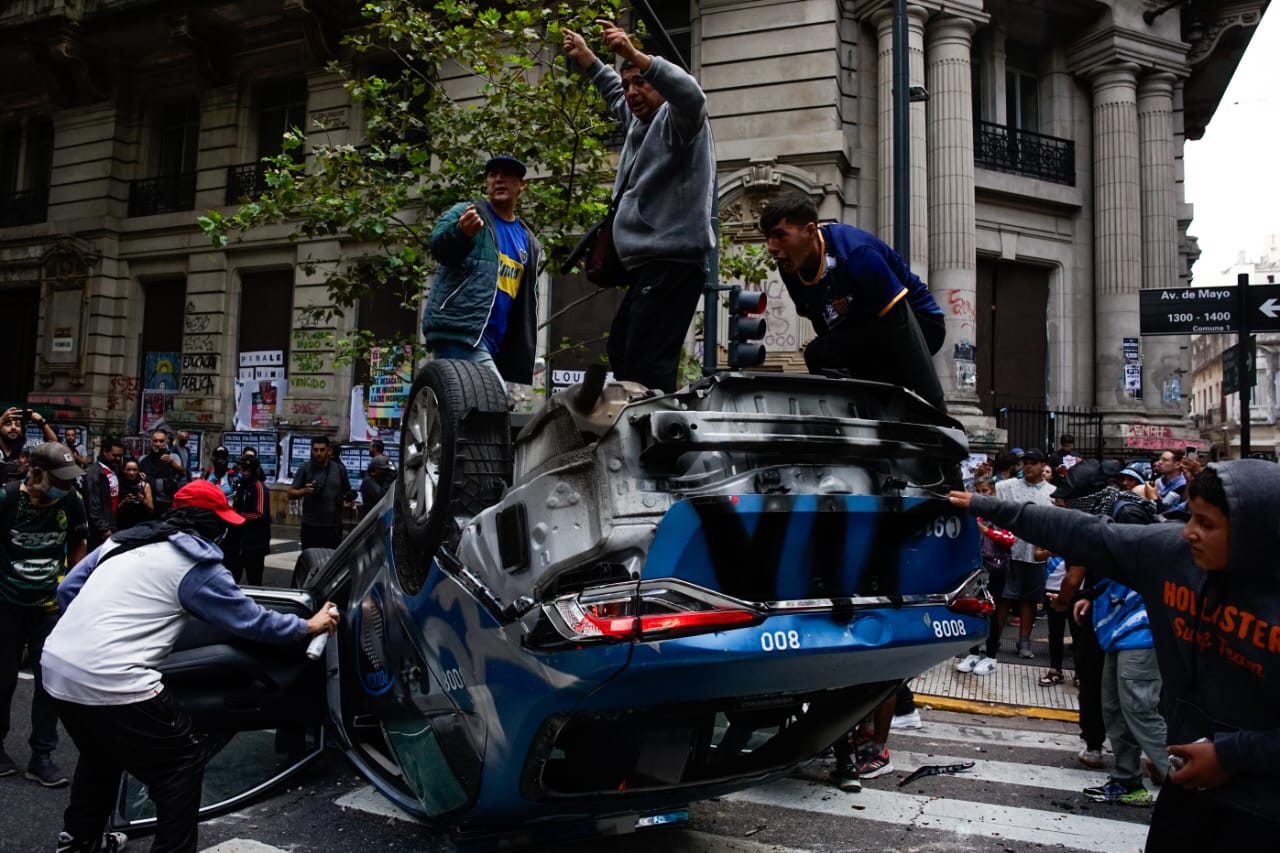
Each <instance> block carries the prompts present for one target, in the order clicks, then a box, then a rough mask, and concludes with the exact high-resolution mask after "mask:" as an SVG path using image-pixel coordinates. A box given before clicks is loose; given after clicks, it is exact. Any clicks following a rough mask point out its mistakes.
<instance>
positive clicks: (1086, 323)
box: [0, 0, 1266, 452]
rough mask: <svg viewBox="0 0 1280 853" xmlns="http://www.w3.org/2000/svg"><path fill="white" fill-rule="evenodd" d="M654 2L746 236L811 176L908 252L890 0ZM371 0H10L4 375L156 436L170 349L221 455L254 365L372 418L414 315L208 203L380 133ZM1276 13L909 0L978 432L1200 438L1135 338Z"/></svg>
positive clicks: (181, 391) (197, 422) (790, 321)
mask: <svg viewBox="0 0 1280 853" xmlns="http://www.w3.org/2000/svg"><path fill="white" fill-rule="evenodd" d="M654 5H655V7H656V8H657V9H658V13H659V16H660V17H661V19H662V20H663V21H664V23H666V24H667V26H668V28H670V29H673V30H675V31H676V32H677V34H678V38H677V42H678V43H680V44H684V45H686V46H687V48H688V51H689V59H690V62H691V65H692V68H693V71H694V73H695V74H696V75H697V76H698V78H699V79H700V80H701V81H702V84H703V86H704V88H705V90H706V91H707V95H708V103H709V108H710V113H711V116H712V125H713V129H714V132H715V137H716V144H717V156H718V160H719V192H720V201H721V205H722V210H723V214H724V219H725V223H726V227H727V228H728V230H729V231H730V233H732V234H733V235H734V237H735V239H738V240H741V241H758V240H759V237H760V235H759V233H758V231H757V230H756V227H755V224H754V223H755V221H756V215H757V213H758V210H759V207H760V205H761V204H763V203H764V202H766V201H767V200H768V198H769V197H770V196H771V195H772V194H774V193H777V192H779V191H781V190H784V189H792V190H798V191H800V192H804V193H807V194H809V195H810V196H811V197H812V198H814V200H815V201H816V202H817V203H818V206H819V211H820V213H821V215H822V216H823V217H824V218H826V219H830V220H836V221H843V222H847V223H850V224H854V225H858V226H860V227H863V228H866V229H868V230H871V231H874V232H876V233H878V234H880V235H881V236H882V237H884V238H885V239H886V240H889V241H890V242H892V238H893V234H892V215H891V212H892V209H893V197H892V180H891V174H892V167H893V162H892V160H893V156H892V144H891V142H892V110H891V105H890V77H891V74H890V69H891V60H892V50H891V3H890V2H888V0H856V1H855V0H788V2H777V0H694V2H658V3H655V4H654ZM357 6H358V4H356V3H347V2H340V1H339V0H328V2H318V0H308V2H303V0H244V2H237V3H220V4H203V3H189V2H165V3H160V2H155V1H154V0H79V2H75V3H72V2H69V0H18V2H13V3H9V4H5V6H4V8H3V10H0V46H2V47H3V50H0V70H2V71H3V72H4V73H2V74H0V87H2V88H3V98H2V99H0V104H2V105H3V106H0V129H2V130H3V151H2V152H0V154H2V156H3V160H2V162H0V288H2V289H3V290H4V293H5V296H6V297H7V303H8V305H9V307H10V312H9V321H10V324H11V326H12V327H15V328H17V329H18V333H17V334H16V335H15V336H14V338H13V339H12V341H11V342H10V343H9V344H7V345H6V346H7V352H6V354H7V355H8V356H9V360H10V363H11V365H16V369H13V370H11V371H7V372H6V376H4V377H0V397H2V398H5V399H8V400H19V401H21V400H28V401H31V402H32V403H34V404H38V405H43V406H46V407H48V408H49V409H51V410H52V411H53V413H54V414H55V418H56V419H61V420H65V421H69V422H76V423H83V424H85V425H87V426H89V427H91V428H92V429H93V430H94V431H95V432H101V431H107V430H110V431H116V432H133V431H137V430H138V429H139V427H140V426H141V425H142V423H141V422H142V420H143V417H144V412H143V410H142V408H141V404H142V400H141V396H142V392H143V390H144V388H145V387H146V385H147V384H148V382H149V381H151V380H150V379H149V377H148V376H147V375H146V374H147V372H148V368H149V362H148V358H147V354H148V353H176V354H177V359H178V363H177V367H178V370H179V379H178V381H177V386H178V387H177V388H176V389H175V391H174V393H173V394H172V396H171V397H170V398H167V399H165V400H164V401H163V404H164V405H165V406H167V409H166V410H165V416H166V422H167V423H169V424H170V425H172V426H188V427H191V428H195V429H201V430H203V431H205V433H206V434H207V435H209V436H210V438H209V439H207V440H206V446H210V442H212V441H216V436H217V435H218V434H219V433H220V432H221V431H223V430H227V429H229V428H231V426H232V420H233V407H234V400H233V390H234V383H235V381H236V379H237V377H238V376H240V370H241V369H242V367H241V361H242V356H244V355H245V354H246V353H264V352H265V353H275V352H279V353H281V354H282V363H281V364H280V365H278V366H279V368H280V370H279V371H278V372H279V373H281V374H282V381H283V386H282V389H283V391H284V393H285V399H284V402H283V403H282V406H281V409H280V410H279V412H277V413H275V414H274V415H273V419H272V420H273V426H275V428H277V429H278V430H281V431H296V432H304V433H306V434H314V433H325V434H330V435H333V436H335V437H338V438H346V436H347V431H348V429H349V423H348V416H349V415H348V413H349V410H350V401H351V390H352V387H353V384H355V383H357V381H358V379H359V378H360V377H358V376H356V375H355V372H354V371H353V370H352V369H351V368H335V367H334V365H333V363H332V362H333V351H332V342H331V341H332V337H331V336H330V335H329V334H328V333H333V334H334V335H336V336H338V337H341V336H342V334H343V333H344V332H345V331H346V329H345V328H343V324H347V325H350V324H352V323H354V324H358V325H361V326H369V325H376V324H378V323H382V324H384V325H387V324H390V325H392V326H396V327H398V328H404V327H406V326H407V327H408V328H412V327H413V323H414V321H413V318H412V317H411V316H407V317H406V316H401V315H398V314H396V312H394V311H380V310H378V308H377V306H373V305H363V306H359V307H358V309H357V311H356V312H355V316H354V317H352V316H350V315H348V316H347V317H346V318H342V319H331V320H328V321H323V320H322V321H317V320H315V319H314V318H313V317H312V316H311V315H310V313H309V312H308V310H307V309H309V308H312V307H315V306H323V305H324V303H325V300H326V298H327V297H326V291H325V289H324V287H323V284H322V281H321V280H320V277H319V275H318V274H315V273H309V272H308V269H309V266H308V262H310V261H314V260H324V259H327V258H333V257H337V256H340V255H344V254H349V253H351V252H356V251H359V247H355V246H352V245H349V244H348V243H346V242H345V241H344V240H343V239H341V238H340V237H334V238H331V239H323V240H313V241H309V242H305V243H296V242H290V241H289V240H288V239H286V235H285V231H284V229H283V228H280V229H274V230H273V229H270V228H267V229H260V230H259V231H256V232H254V233H253V235H251V239H248V240H246V241H243V242H239V243H235V244H233V245H232V246H230V247H228V248H227V249H225V250H216V249H213V248H211V247H210V246H209V245H208V243H207V241H206V240H205V238H204V236H203V235H202V234H201V233H200V231H199V229H198V227H197V225H196V224H195V217H196V216H197V215H198V212H200V211H204V210H206V209H210V208H223V209H230V206H231V204H232V203H234V201H235V200H236V199H237V198H238V197H239V196H240V195H241V194H242V193H243V191H244V190H246V189H251V188H252V187H253V186H254V182H255V181H260V180H261V174H260V171H259V170H258V169H257V166H256V165H255V164H256V162H257V160H258V158H259V157H261V156H263V155H264V154H269V153H274V152H275V151H276V150H278V140H279V131H280V130H281V129H284V128H287V127H289V126H290V125H291V124H302V125H306V126H311V125H312V124H314V122H315V121H317V120H321V121H323V123H324V124H325V125H326V126H327V127H328V128H329V130H328V134H329V136H330V138H331V139H334V140H336V141H347V142H351V143H353V144H357V145H358V144H361V142H362V135H361V132H360V127H361V122H360V117H359V116H358V115H357V114H356V111H355V110H354V109H353V108H352V106H351V105H350V104H349V102H348V100H347V97H346V93H345V91H344V90H343V89H342V87H341V85H340V80H339V78H338V77H337V75H335V74H332V73H330V72H328V71H326V70H325V67H326V63H327V62H329V61H330V60H331V59H335V58H336V59H339V60H342V59H343V58H344V57H343V56H342V54H341V48H340V47H339V45H338V36H339V34H340V33H341V32H342V31H343V30H344V29H345V28H348V27H351V26H355V25H357V24H358V20H359V19H358V15H357V12H356V9H357ZM1265 6H1266V2H1265V0H1256V2H1232V3H1228V2H1221V1H1220V0H1193V2H1190V3H1184V4H1180V5H1177V4H1169V3H1157V2H1154V0H1044V1H1043V2H1034V3H1027V2H1018V0H985V2H984V0H945V2H941V0H920V2H915V3H912V4H911V5H910V7H909V10H908V11H909V21H910V51H911V56H910V60H911V83H912V84H913V86H915V85H918V86H923V87H924V88H925V89H927V91H928V99H927V100H925V101H919V102H916V103H913V104H912V107H911V124H910V126H911V141H910V150H911V164H910V170H911V188H912V189H911V192H912V197H911V203H910V210H911V216H910V222H911V237H912V241H911V243H912V252H911V255H912V257H911V262H912V265H913V267H914V268H915V269H916V270H917V271H918V272H919V273H921V275H922V277H924V278H925V279H926V280H927V281H928V282H929V283H930V286H931V288H932V289H933V291H934V293H935V295H936V297H937V300H938V302H939V304H940V305H941V306H942V307H943V310H944V311H945V312H946V314H947V325H948V343H947V346H946V347H945V348H944V350H943V352H941V353H939V355H938V356H937V366H938V369H939V372H940V374H941V375H942V377H943V382H944V388H945V390H946V394H947V399H948V405H949V407H950V409H951V410H952V412H953V413H955V414H956V415H957V416H959V417H960V418H961V419H962V420H963V421H964V422H965V423H966V425H967V426H968V428H969V430H970V434H971V437H972V438H973V440H974V443H975V446H976V447H978V448H983V449H994V448H995V447H996V446H997V445H998V444H1000V443H1002V442H1003V441H1004V438H1005V436H1004V434H1003V433H1002V432H1001V431H1000V430H999V429H998V428H997V425H998V423H999V421H998V417H997V415H998V414H999V412H1000V410H1001V409H1002V408H1007V407H1009V406H1020V405H1025V406H1030V407H1039V408H1041V409H1049V410H1052V409H1059V408H1067V407H1074V408H1079V409H1088V410H1091V411H1093V412H1096V413H1097V415H1098V417H1099V422H1100V423H1101V425H1102V432H1101V438H1102V441H1103V442H1104V443H1105V445H1106V448H1107V449H1108V450H1110V451H1116V452H1119V449H1120V448H1123V447H1124V446H1125V443H1126V440H1127V436H1130V435H1132V434H1133V432H1134V429H1135V425H1136V426H1138V427H1142V428H1145V427H1146V426H1159V427H1160V428H1162V429H1165V430H1167V431H1168V434H1169V435H1170V436H1171V438H1173V439H1177V440H1180V439H1181V438H1182V437H1183V435H1182V434H1183V432H1184V431H1187V430H1189V429H1190V426H1189V425H1188V424H1187V422H1186V418H1185V415H1186V412H1187V405H1186V403H1185V402H1184V401H1183V400H1182V399H1181V398H1180V395H1179V394H1176V393H1175V394H1170V393H1169V389H1170V388H1171V387H1173V388H1176V387H1177V382H1175V381H1174V380H1176V379H1177V378H1178V377H1181V376H1182V375H1183V373H1184V372H1185V371H1186V370H1187V369H1188V368H1189V367H1190V364H1189V361H1188V358H1187V351H1186V349H1185V347H1186V341H1179V340H1178V339H1172V338H1170V339H1159V338H1152V339H1147V340H1141V341H1138V342H1137V343H1136V344H1132V343H1127V342H1129V341H1130V339H1136V338H1138V290H1139V289H1140V288H1143V287H1157V286H1159V287H1169V286H1178V285H1185V284H1186V283H1188V282H1189V280H1190V269H1191V265H1192V263H1193V262H1194V260H1195V256H1196V249H1195V242H1194V239H1193V238H1190V237H1188V235H1187V229H1188V226H1189V224H1190V222H1191V218H1192V211H1191V207H1190V205H1189V204H1188V203H1187V200H1186V199H1184V198H1183V194H1182V179H1181V162H1182V160H1181V152H1182V146H1183V143H1184V141H1185V140H1186V139H1188V138H1196V137H1198V135H1199V134H1201V133H1202V132H1203V130H1204V127H1205V125H1206V124H1207V122H1208V121H1209V119H1210V118H1211V116H1212V114H1213V111H1214V109H1215V108H1216V105H1217V102H1218V99H1219V98H1220V97H1221V95H1222V92H1223V90H1224V89H1225V86H1226V83H1227V81H1228V80H1229V78H1230V76H1231V73H1232V72H1233V71H1234V68H1235V66H1236V63H1237V62H1238V60H1239V57H1240V55H1241V54H1242V52H1243V50H1244V47H1245V46H1246V45H1247V43H1248V39H1249V36H1250V34H1251V32H1252V28H1253V27H1254V26H1256V24H1257V21H1258V20H1259V18H1260V15H1261V14H1262V12H1263V10H1264V8H1265ZM1166 7H1168V8H1166ZM1157 13H1158V14H1157ZM562 284H564V282H558V281H557V280H556V279H554V278H551V279H549V280H548V281H545V282H544V286H546V287H550V288H555V287H556V286H557V285H562ZM766 287H767V288H769V289H770V291H771V293H774V292H779V291H780V283H779V282H777V281H776V280H774V281H771V282H769V283H768V284H767V285H766ZM546 302H549V300H544V303H546ZM769 311H770V313H769V318H768V319H769V332H770V339H769V343H770V349H771V354H770V357H769V362H768V366H769V367H770V368H773V369H797V368H798V367H800V366H802V365H803V359H802V356H801V354H800V350H801V348H802V347H803V345H804V344H805V342H806V341H807V339H808V338H809V337H811V336H812V329H811V328H810V327H809V326H808V324H807V323H806V322H805V321H803V320H800V319H799V318H797V317H796V316H795V314H794V311H793V310H792V309H791V308H790V306H789V305H788V304H787V303H786V301H785V300H783V299H773V300H771V302H770V309H769ZM721 328H724V325H723V324H722V325H721ZM24 359H25V361H24ZM154 366H155V365H154V364H150V367H152V368H154ZM1126 380H1127V381H1128V384H1126ZM1139 390H1140V394H1139V393H1136V392H1137V391H1139ZM1139 431H1141V430H1139ZM1048 440H1049V439H1048V438H1047V437H1046V439H1045V441H1046V442H1047V441H1048Z"/></svg>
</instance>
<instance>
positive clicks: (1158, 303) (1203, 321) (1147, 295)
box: [1138, 284, 1280, 336]
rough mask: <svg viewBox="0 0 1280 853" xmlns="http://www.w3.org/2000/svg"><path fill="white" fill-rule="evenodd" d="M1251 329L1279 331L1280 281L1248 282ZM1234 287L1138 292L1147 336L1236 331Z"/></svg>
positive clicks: (1237, 322)
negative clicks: (1271, 282) (1267, 282)
mask: <svg viewBox="0 0 1280 853" xmlns="http://www.w3.org/2000/svg"><path fill="white" fill-rule="evenodd" d="M1248 297H1249V331H1251V332H1280V284H1251V285H1249V293H1248ZM1236 313H1237V309H1236V289H1235V287H1173V288H1163V287H1162V288H1150V289H1148V290H1141V291H1139V292H1138V315H1139V323H1140V328H1141V330H1142V334H1143V335H1144V336H1151V335H1206V334H1221V333H1224V332H1235V331H1238V330H1239V328H1240V321H1239V318H1238V317H1237V316H1236Z"/></svg>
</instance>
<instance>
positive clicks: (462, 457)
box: [395, 359, 511, 580]
mask: <svg viewBox="0 0 1280 853" xmlns="http://www.w3.org/2000/svg"><path fill="white" fill-rule="evenodd" d="M510 460H511V426H510V416H509V414H508V412H507V394H506V389H505V388H503V387H502V383H501V382H499V381H498V378H497V377H496V376H494V375H493V373H492V371H490V370H488V369H487V368H484V367H481V366H479V365H477V364H473V363H472V362H469V361H452V360H448V359H439V360H436V361H432V362H430V363H429V364H427V366H426V367H424V368H423V369H422V371H421V372H420V373H419V374H418V376H417V378H416V379H414V381H413V387H412V389H411V390H410V391H409V402H408V403H407V404H406V406H405V410H404V418H403V420H402V422H401V427H400V471H399V474H398V475H397V479H398V482H397V484H396V497H395V507H396V520H397V526H399V527H401V528H402V529H403V531H404V534H405V539H406V540H407V541H408V543H409V544H410V546H412V548H413V549H414V550H415V551H417V552H418V554H417V556H419V557H429V556H430V555H432V554H434V553H435V550H436V549H437V548H438V547H440V545H441V544H443V543H448V542H452V541H455V539H456V536H457V533H458V532H459V531H460V530H461V527H462V524H464V523H465V522H466V520H467V519H469V518H471V517H472V516H474V515H475V514H476V513H478V512H480V511H481V510H482V509H484V508H485V507H487V506H491V505H492V504H494V503H496V502H497V501H498V500H499V499H500V498H501V497H502V493H503V490H504V489H505V488H506V486H507V483H508V481H509V480H510V467H511V461H510ZM415 562H416V561H415ZM402 580H403V578H402Z"/></svg>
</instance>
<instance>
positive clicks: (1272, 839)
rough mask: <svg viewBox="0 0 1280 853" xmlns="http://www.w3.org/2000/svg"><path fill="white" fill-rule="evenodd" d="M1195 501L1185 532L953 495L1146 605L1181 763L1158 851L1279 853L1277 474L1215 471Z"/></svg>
mask: <svg viewBox="0 0 1280 853" xmlns="http://www.w3.org/2000/svg"><path fill="white" fill-rule="evenodd" d="M1187 495H1188V499H1189V502H1188V503H1189V510H1190V514H1191V517H1190V519H1189V520H1188V521H1187V523H1186V525H1185V526H1184V525H1179V524H1172V523H1170V524H1152V525H1147V526H1136V525H1124V524H1112V523H1111V522H1110V520H1109V519H1106V518H1101V517H1097V516H1090V515H1086V514H1084V513H1080V512H1073V511H1069V510H1062V509H1058V508H1054V507H1038V506H1032V505H1030V504H1027V505H1018V504H1013V503H1006V502H1001V501H999V500H995V499H992V498H986V497H982V496H974V495H970V494H969V493H967V492H952V493H951V496H950V500H951V502H952V503H953V504H955V505H956V506H960V507H965V508H968V509H969V510H970V511H971V512H974V513H976V514H979V515H982V516H983V517H984V518H987V519H989V520H991V521H994V522H995V523H997V524H1000V525H1002V526H1004V527H1008V528H1009V529H1011V530H1013V531H1014V532H1015V533H1017V534H1018V535H1019V536H1025V537H1027V538H1028V539H1031V540H1033V541H1035V542H1038V543H1041V544H1042V545H1043V546H1044V547H1046V548H1049V549H1051V550H1053V551H1054V552H1056V553H1060V554H1062V555H1064V556H1066V557H1067V558H1068V559H1069V560H1070V561H1072V562H1080V563H1083V564H1086V565H1088V566H1090V567H1091V568H1093V569H1095V570H1096V571H1098V572H1100V573H1101V574H1103V575H1105V576H1107V577H1111V578H1115V579H1116V580H1118V581H1120V582H1121V583H1123V584H1125V585H1127V586H1129V587H1131V588H1133V589H1134V590H1136V591H1137V592H1138V593H1139V594H1140V595H1141V596H1142V598H1143V599H1144V600H1145V601H1146V604H1147V613H1148V616H1149V617H1150V622H1151V633H1152V637H1153V639H1154V641H1155V647H1156V657H1157V660H1158V661H1159V664H1160V674H1161V677H1162V678H1163V680H1164V690H1163V692H1162V694H1161V710H1162V711H1163V713H1164V716H1165V718H1166V719H1167V720H1168V722H1169V729H1168V743H1169V747H1168V750H1169V754H1170V756H1171V758H1170V767H1171V769H1170V771H1169V776H1168V780H1167V782H1166V783H1165V785H1164V788H1163V790H1162V791H1161V793H1160V798H1159V800H1158V801H1157V803H1156V808H1155V811H1154V813H1153V814H1152V818H1151V830H1150V833H1149V834H1148V836H1147V850H1148V851H1162V850H1196V851H1210V850H1224V851H1225V850H1232V851H1235V850H1242V849H1254V848H1257V849H1264V848H1270V847H1271V846H1272V845H1274V844H1275V843H1276V839H1277V838H1278V837H1280V815H1278V814H1277V805H1278V804H1280V567H1278V564H1277V554H1280V519H1277V514H1278V511H1277V501H1278V500H1280V466H1277V465H1275V464H1273V463H1270V462H1263V461H1260V460H1255V459H1245V460H1241V461H1233V462H1219V463H1215V464H1213V465H1210V466H1208V467H1207V468H1206V469H1205V470H1204V471H1202V472H1200V473H1199V474H1197V475H1196V477H1195V479H1194V480H1193V481H1192V482H1191V484H1190V485H1189V487H1188V489H1187Z"/></svg>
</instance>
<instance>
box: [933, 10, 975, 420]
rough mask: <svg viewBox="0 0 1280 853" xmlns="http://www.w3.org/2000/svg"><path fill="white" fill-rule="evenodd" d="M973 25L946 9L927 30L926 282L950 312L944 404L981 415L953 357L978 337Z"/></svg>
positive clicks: (943, 358)
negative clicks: (927, 224) (956, 347)
mask: <svg viewBox="0 0 1280 853" xmlns="http://www.w3.org/2000/svg"><path fill="white" fill-rule="evenodd" d="M973 30H974V24H973V22H972V21H970V20H968V19H966V18H956V17H950V16H940V17H938V18H936V19H935V20H934V21H933V22H931V23H930V24H929V29H928V87H929V109H928V113H929V124H928V130H929V139H928V142H929V145H928V149H929V162H928V171H929V185H928V190H929V195H928V201H929V270H928V282H929V288H930V289H931V290H932V291H933V295H934V298H935V299H936V300H937V301H938V304H939V305H941V306H942V310H943V312H944V313H945V314H946V317H947V342H946V344H945V345H944V346H943V348H942V350H941V351H939V352H938V354H937V355H936V356H934V364H935V365H936V367H937V369H938V376H939V377H940V378H941V380H942V390H943V392H944V393H945V394H946V399H947V408H948V410H949V411H951V413H952V414H970V415H978V414H979V409H978V395H977V389H976V387H974V386H969V385H966V384H963V382H962V375H961V371H960V366H958V365H957V364H956V363H955V360H954V358H953V357H952V354H953V352H954V347H955V346H956V345H958V344H964V343H969V344H972V343H975V342H976V341H977V327H976V324H977V296H978V294H977V233H976V224H975V219H974V216H975V206H974V176H973V168H974V166H973V118H974V117H973V77H972V66H971V63H970V49H971V45H972V40H973ZM966 366H967V365H966Z"/></svg>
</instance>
